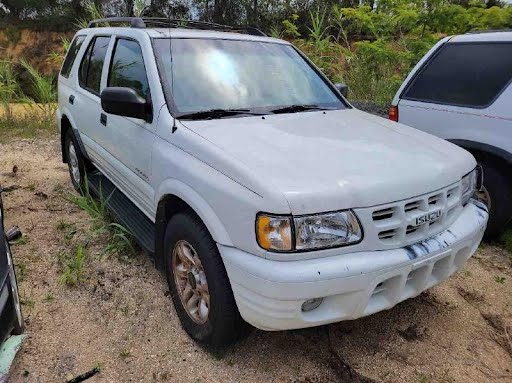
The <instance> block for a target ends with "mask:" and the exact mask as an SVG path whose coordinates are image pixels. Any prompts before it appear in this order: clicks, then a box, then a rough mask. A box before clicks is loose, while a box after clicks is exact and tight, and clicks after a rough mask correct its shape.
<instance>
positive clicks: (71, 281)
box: [59, 245, 87, 286]
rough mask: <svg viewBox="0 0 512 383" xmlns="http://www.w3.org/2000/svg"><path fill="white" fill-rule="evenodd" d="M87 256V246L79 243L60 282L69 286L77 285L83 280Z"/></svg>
mask: <svg viewBox="0 0 512 383" xmlns="http://www.w3.org/2000/svg"><path fill="white" fill-rule="evenodd" d="M61 256H62V253H61ZM86 258H87V253H86V249H85V247H84V246H82V245H79V246H78V247H77V248H76V251H75V253H74V255H73V256H72V257H71V258H70V259H68V260H67V262H66V265H65V269H64V271H63V273H62V275H61V276H60V279H59V280H60V282H61V283H64V284H66V285H68V286H75V285H77V284H79V283H81V282H83V281H84V274H85V262H86Z"/></svg>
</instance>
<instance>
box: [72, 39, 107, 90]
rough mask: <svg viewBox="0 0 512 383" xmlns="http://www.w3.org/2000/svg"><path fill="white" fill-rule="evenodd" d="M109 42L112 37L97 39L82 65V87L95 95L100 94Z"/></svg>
mask: <svg viewBox="0 0 512 383" xmlns="http://www.w3.org/2000/svg"><path fill="white" fill-rule="evenodd" d="M109 42H110V37H96V38H95V39H94V40H93V41H92V42H91V43H90V44H89V47H88V48H87V52H86V54H85V55H84V58H83V59H82V63H81V64H80V73H79V81H80V85H81V86H82V87H84V88H86V89H88V90H90V91H91V92H93V93H98V94H99V93H100V82H101V71H102V69H103V63H104V62H105V55H106V54H107V48H108V44H109Z"/></svg>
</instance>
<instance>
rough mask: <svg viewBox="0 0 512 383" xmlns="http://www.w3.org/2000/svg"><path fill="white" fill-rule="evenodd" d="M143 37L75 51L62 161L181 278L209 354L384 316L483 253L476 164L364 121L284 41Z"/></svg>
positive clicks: (179, 292) (407, 133)
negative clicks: (250, 333) (258, 332)
mask: <svg viewBox="0 0 512 383" xmlns="http://www.w3.org/2000/svg"><path fill="white" fill-rule="evenodd" d="M127 20H128V22H130V23H131V27H95V26H96V25H97V24H98V22H91V25H90V28H88V29H85V30H81V31H79V32H78V33H77V35H76V36H75V38H74V40H73V43H72V45H71V47H70V50H69V53H68V55H67V57H66V60H65V63H64V65H63V68H62V71H61V75H60V77H59V109H58V113H57V119H58V123H59V126H60V131H61V135H62V151H63V160H64V161H65V162H67V163H68V165H69V171H70V175H71V179H72V182H73V185H74V186H75V188H76V189H77V190H83V186H84V182H85V177H86V176H87V181H88V183H89V184H90V187H91V188H92V190H93V191H95V192H96V193H100V194H102V195H104V196H108V205H109V207H110V209H111V210H112V211H113V214H114V216H115V217H116V218H117V219H118V220H119V221H120V222H121V223H122V224H123V225H125V226H126V227H127V228H128V229H129V230H130V231H131V232H132V233H133V235H134V236H135V238H136V239H137V241H138V242H139V244H140V245H141V246H142V247H143V248H144V249H146V250H147V251H148V252H149V253H150V254H152V255H153V256H154V258H155V263H156V265H157V267H158V268H160V269H161V270H163V271H165V273H166V275H167V280H168V283H169V288H170V291H171V295H172V299H173V302H174V306H175V308H176V312H177V314H178V316H179V318H180V320H181V322H182V324H183V327H184V328H185V330H186V331H187V332H188V333H189V334H190V335H191V336H192V337H193V338H194V339H196V340H200V341H203V342H208V343H211V344H223V343H229V342H231V341H233V340H234V339H236V337H237V335H238V333H239V332H240V329H241V328H242V327H243V326H242V325H243V323H244V321H243V320H242V318H243V319H244V320H245V321H246V322H249V323H250V324H252V325H254V326H256V327H258V328H260V329H264V330H284V329H294V328H303V327H310V326H317V325H322V324H326V323H331V322H336V321H341V320H346V319H354V318H359V317H362V316H365V315H369V314H372V313H375V312H378V311H381V310H384V309H388V308H391V307H393V306H394V305H395V304H397V303H398V302H401V301H403V300H405V299H407V298H411V297H414V296H416V295H418V294H420V293H421V292H422V291H424V290H426V289H428V288H430V287H432V286H434V285H436V284H438V283H439V282H441V281H443V280H444V279H446V278H448V277H449V276H450V275H451V274H453V273H454V272H456V271H457V270H459V269H460V268H461V267H462V266H463V265H464V263H465V262H466V260H467V259H468V258H469V257H470V256H471V255H472V254H473V253H474V252H475V250H476V248H477V247H478V245H479V243H480V241H481V239H482V236H483V232H484V230H485V227H486V224H487V218H488V214H487V210H486V208H485V206H483V205H482V204H481V203H479V202H477V201H475V200H473V199H472V198H471V197H472V195H473V194H474V192H475V189H476V188H477V184H478V179H479V174H478V171H477V168H476V165H477V164H476V161H475V159H474V158H473V156H472V155H471V154H469V153H468V152H467V151H465V150H463V149H461V148H459V147H457V146H456V145H453V144H451V143H449V142H446V141H444V140H441V139H439V138H436V137H434V136H431V135H428V134H426V133H423V132H420V131H418V130H415V129H412V128H409V127H407V126H404V125H400V124H395V123H393V122H391V121H388V120H386V119H383V118H380V117H376V116H372V115H369V114H367V113H364V112H361V111H359V110H356V109H354V108H353V107H351V105H350V104H349V103H348V102H347V101H346V100H345V98H344V97H343V96H342V95H341V91H339V89H343V88H342V87H341V86H339V87H338V88H337V87H335V86H333V85H332V84H331V83H330V82H329V81H328V80H327V79H326V77H325V76H323V75H322V74H321V73H320V72H319V70H318V69H317V68H316V67H315V66H314V65H313V64H312V63H311V62H310V61H309V60H308V59H307V58H306V57H305V56H304V55H303V54H302V53H300V52H299V51H298V50H297V49H296V48H295V47H293V46H292V45H291V44H290V43H288V42H286V41H282V40H276V39H272V38H268V37H265V36H262V35H261V33H259V32H258V31H256V30H248V32H250V33H249V34H243V33H235V32H234V31H231V32H220V31H218V30H216V31H212V30H201V29H199V28H216V29H220V27H219V26H218V25H209V24H201V23H194V24H193V26H194V27H195V28H196V29H188V28H147V26H149V25H150V24H151V23H155V22H156V23H158V25H161V23H163V21H161V20H158V21H155V20H147V19H146V20H142V19H137V18H133V19H124V18H123V19H115V20H114V21H116V22H117V21H119V22H122V21H127ZM110 22H111V23H112V20H110ZM173 24H174V23H173V22H170V25H173ZM180 25H183V24H181V23H180ZM238 32H243V31H238Z"/></svg>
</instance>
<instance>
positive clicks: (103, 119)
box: [100, 113, 107, 126]
mask: <svg viewBox="0 0 512 383" xmlns="http://www.w3.org/2000/svg"><path fill="white" fill-rule="evenodd" d="M100 122H101V125H104V126H107V115H106V114H105V113H101V114H100Z"/></svg>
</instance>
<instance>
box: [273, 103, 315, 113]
mask: <svg viewBox="0 0 512 383" xmlns="http://www.w3.org/2000/svg"><path fill="white" fill-rule="evenodd" d="M307 110H325V109H324V108H321V107H319V106H318V105H314V104H311V105H290V106H285V107H282V108H277V109H272V110H271V112H272V113H276V114H278V113H297V112H305V111H307Z"/></svg>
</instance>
